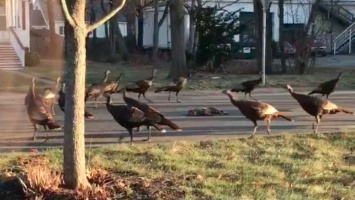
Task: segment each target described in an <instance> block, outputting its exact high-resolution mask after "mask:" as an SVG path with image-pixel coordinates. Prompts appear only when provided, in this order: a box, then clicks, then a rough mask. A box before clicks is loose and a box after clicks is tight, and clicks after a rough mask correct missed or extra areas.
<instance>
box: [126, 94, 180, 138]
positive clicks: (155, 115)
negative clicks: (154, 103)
mask: <svg viewBox="0 0 355 200" xmlns="http://www.w3.org/2000/svg"><path fill="white" fill-rule="evenodd" d="M122 93H123V100H124V101H125V102H126V104H127V105H128V106H129V107H136V108H138V109H139V110H141V111H142V112H143V113H144V114H145V116H146V117H147V118H150V119H152V120H153V121H154V122H155V123H157V124H159V125H163V126H169V127H170V128H171V129H172V130H175V131H181V128H180V127H179V126H178V125H176V124H175V123H173V122H172V121H171V120H169V119H167V118H165V116H164V115H163V114H161V113H160V112H158V111H157V110H155V109H154V108H153V107H151V106H149V105H148V104H146V103H143V102H139V101H137V100H135V99H132V98H129V97H127V96H126V91H125V90H122ZM147 127H148V126H147ZM149 128H150V127H148V129H149ZM137 131H139V128H138V129H137Z"/></svg>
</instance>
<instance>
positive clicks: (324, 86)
mask: <svg viewBox="0 0 355 200" xmlns="http://www.w3.org/2000/svg"><path fill="white" fill-rule="evenodd" d="M342 75H343V73H342V72H340V73H339V75H338V77H337V78H335V79H332V80H329V81H326V82H324V83H321V84H319V85H318V87H317V88H316V89H314V90H313V91H311V92H310V93H308V95H311V94H321V95H322V96H324V95H325V96H326V98H327V99H328V97H329V95H330V94H331V93H333V92H334V90H335V88H336V86H337V85H338V82H339V79H340V78H341V77H342Z"/></svg>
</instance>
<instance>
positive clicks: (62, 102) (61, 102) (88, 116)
mask: <svg viewBox="0 0 355 200" xmlns="http://www.w3.org/2000/svg"><path fill="white" fill-rule="evenodd" d="M64 88H65V83H64V82H62V87H61V89H60V91H59V92H58V95H59V97H58V106H59V108H60V109H61V110H62V111H63V112H64V113H65V111H64V108H65V93H64ZM85 102H86V101H85ZM84 117H85V118H86V119H92V118H94V115H92V114H91V113H89V112H88V111H86V110H85V112H84Z"/></svg>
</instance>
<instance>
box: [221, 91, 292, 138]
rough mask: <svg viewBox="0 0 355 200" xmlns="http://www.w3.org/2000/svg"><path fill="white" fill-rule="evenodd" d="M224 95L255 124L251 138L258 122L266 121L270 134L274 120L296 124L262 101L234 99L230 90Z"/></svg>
mask: <svg viewBox="0 0 355 200" xmlns="http://www.w3.org/2000/svg"><path fill="white" fill-rule="evenodd" d="M222 93H223V94H226V95H227V96H228V97H229V99H230V101H231V102H232V104H233V105H234V106H235V107H237V108H238V109H239V110H240V112H241V113H242V114H243V115H244V116H245V117H246V118H247V119H249V120H250V121H252V122H253V123H254V132H253V134H252V135H251V137H253V136H254V134H255V132H256V130H257V128H258V125H257V120H264V121H265V122H266V131H267V133H268V134H270V123H271V120H272V119H275V118H278V117H281V118H284V119H285V120H288V121H291V122H294V120H293V119H291V118H289V117H287V116H286V115H285V114H283V113H282V112H279V111H278V110H277V109H276V108H275V107H273V106H272V105H270V104H267V103H264V102H261V101H245V100H236V99H234V97H233V95H232V93H231V92H230V91H229V90H223V91H222Z"/></svg>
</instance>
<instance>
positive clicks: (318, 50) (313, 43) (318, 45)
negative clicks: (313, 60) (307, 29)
mask: <svg viewBox="0 0 355 200" xmlns="http://www.w3.org/2000/svg"><path fill="white" fill-rule="evenodd" d="M298 44H299V43H297V42H296V43H295V47H297V46H298ZM305 48H306V49H307V50H308V51H309V52H310V54H311V55H315V54H317V55H320V56H323V57H324V56H326V55H327V46H326V45H325V44H324V43H323V42H321V41H319V40H317V39H313V38H311V37H310V36H308V37H307V38H306V43H305Z"/></svg>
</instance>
